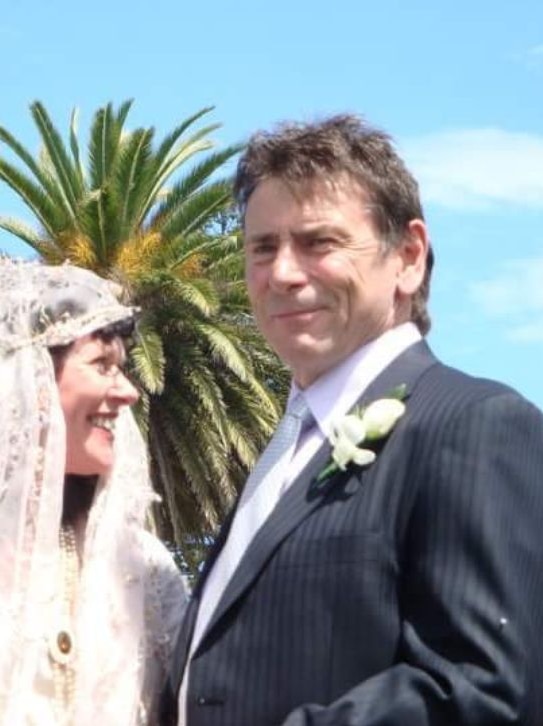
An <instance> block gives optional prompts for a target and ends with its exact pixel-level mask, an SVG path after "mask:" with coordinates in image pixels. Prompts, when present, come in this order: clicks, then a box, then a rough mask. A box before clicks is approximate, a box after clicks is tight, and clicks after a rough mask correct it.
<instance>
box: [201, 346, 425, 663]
mask: <svg viewBox="0 0 543 726" xmlns="http://www.w3.org/2000/svg"><path fill="white" fill-rule="evenodd" d="M435 363H436V359H435V358H434V356H433V355H432V353H431V352H430V350H429V348H428V346H427V344H426V343H425V342H424V341H420V342H419V343H416V344H415V345H413V346H411V347H410V348H408V350H406V351H405V352H404V353H402V354H401V355H400V356H398V358H396V359H395V360H394V361H393V362H392V363H391V364H390V365H389V366H388V367H387V368H386V369H385V370H384V371H383V372H382V373H381V374H380V375H379V376H378V377H377V378H376V379H375V381H373V383H372V384H370V386H369V387H368V389H367V390H366V391H365V393H364V394H363V396H362V397H361V398H360V400H359V402H358V403H361V404H364V403H369V402H371V401H374V400H376V399H378V398H382V397H383V396H386V394H387V393H388V392H390V391H391V390H392V389H393V388H395V387H396V386H398V385H400V384H405V385H406V388H407V396H409V394H410V393H411V391H412V389H413V387H414V385H415V384H416V382H417V380H418V378H419V377H420V376H421V375H422V373H423V372H424V371H425V370H426V369H428V368H429V367H430V366H432V365H434V364H435ZM330 455H331V447H330V444H329V442H328V441H325V442H324V443H323V445H322V446H321V448H320V449H319V450H318V452H317V453H316V454H315V456H314V457H313V458H312V459H311V461H310V462H309V464H308V466H307V467H306V469H305V470H304V471H303V472H302V473H301V474H300V475H299V476H298V478H297V479H296V480H295V481H294V482H293V484H292V485H291V486H290V487H289V489H288V490H287V492H286V493H285V494H284V495H283V496H282V497H281V499H280V500H279V502H278V504H277V506H276V507H275V509H274V510H273V512H272V513H271V515H270V516H269V518H268V519H267V520H266V522H265V523H264V525H263V526H262V527H261V529H260V530H259V531H258V532H257V534H256V535H255V537H254V539H253V541H252V542H251V544H250V546H249V547H248V549H247V550H246V552H245V554H244V556H243V557H242V559H241V562H240V564H239V566H238V568H237V570H236V571H235V573H234V574H233V576H232V579H231V580H230V582H229V583H228V585H227V587H226V589H225V591H224V593H223V595H222V597H221V599H220V601H219V604H218V605H217V608H216V610H215V612H214V614H213V616H212V618H211V620H210V622H209V625H208V627H207V629H206V632H205V633H204V636H203V637H202V640H201V642H200V644H199V645H198V647H197V648H196V651H195V655H196V654H197V653H198V651H199V650H200V648H201V647H202V645H203V644H204V643H205V641H206V638H207V635H208V633H209V632H210V631H211V630H213V628H214V627H215V625H216V624H217V623H218V622H219V621H220V620H221V618H222V617H223V615H224V614H225V613H226V612H227V610H229V608H230V607H232V605H233V604H234V603H235V602H236V600H238V598H240V597H241V596H242V595H243V593H244V592H245V591H246V590H247V589H248V588H249V587H250V586H251V584H252V582H253V581H254V579H255V578H256V577H257V575H258V574H259V573H260V572H261V570H262V569H263V568H264V567H265V565H266V562H267V561H268V560H269V558H270V557H271V556H272V554H273V552H274V551H275V550H276V549H277V547H278V546H279V545H280V544H281V542H282V541H283V540H284V539H285V538H286V537H287V536H288V535H289V534H290V532H292V531H293V530H294V529H295V528H296V527H297V526H298V525H299V524H300V523H301V522H302V521H303V520H304V519H305V518H306V517H307V516H309V515H310V514H311V512H312V511H313V510H314V509H315V508H317V507H318V506H320V505H321V504H322V501H323V498H324V495H325V493H326V491H327V490H328V488H329V484H330V483H331V482H332V481H333V479H334V477H335V476H336V475H334V476H332V477H331V479H330V481H329V482H327V483H326V486H323V487H322V488H319V489H318V490H317V491H316V492H315V489H314V488H312V487H311V484H312V482H314V480H315V479H316V477H317V476H318V474H319V472H320V471H322V469H323V468H324V467H325V465H326V464H327V463H328V462H329V460H330ZM230 523H231V520H230ZM230 523H229V525H230ZM229 525H228V528H223V531H222V532H221V535H223V534H224V536H223V537H222V538H221V542H220V546H219V547H218V548H217V549H216V551H215V553H214V557H213V558H212V559H211V561H210V563H209V566H206V572H209V570H210V569H211V565H212V563H213V561H214V560H215V559H216V556H217V554H218V551H220V548H221V547H222V544H224V541H225V540H226V534H227V532H228V529H229ZM225 529H226V532H224V530H225ZM204 579H205V578H204ZM202 584H203V583H202ZM200 592H201V584H200V583H199V587H198V594H199V593H200Z"/></svg>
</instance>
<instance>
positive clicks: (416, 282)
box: [398, 219, 430, 297]
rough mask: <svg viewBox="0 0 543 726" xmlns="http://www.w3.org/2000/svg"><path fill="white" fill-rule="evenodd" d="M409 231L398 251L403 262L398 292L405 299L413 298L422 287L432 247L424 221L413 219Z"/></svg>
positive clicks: (399, 273)
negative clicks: (427, 259)
mask: <svg viewBox="0 0 543 726" xmlns="http://www.w3.org/2000/svg"><path fill="white" fill-rule="evenodd" d="M408 229H409V231H408V233H407V234H406V235H405V237H404V239H403V240H402V242H401V243H400V246H399V249H398V252H399V255H400V257H401V260H402V265H401V269H400V270H399V272H398V292H399V293H400V294H401V295H403V296H405V297H411V296H413V295H414V294H415V293H416V291H417V290H418V289H419V287H420V286H421V285H422V281H423V279H424V273H425V271H426V258H427V256H428V249H429V246H430V240H429V237H428V230H427V229H426V225H425V224H424V222H423V221H422V219H412V220H411V222H409V228H408Z"/></svg>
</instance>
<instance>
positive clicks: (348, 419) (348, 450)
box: [317, 385, 406, 483]
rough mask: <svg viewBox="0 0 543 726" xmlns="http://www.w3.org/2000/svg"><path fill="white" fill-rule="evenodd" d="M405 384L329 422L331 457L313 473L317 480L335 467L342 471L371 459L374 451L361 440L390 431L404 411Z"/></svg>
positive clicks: (372, 459) (382, 437)
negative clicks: (319, 469) (333, 423)
mask: <svg viewBox="0 0 543 726" xmlns="http://www.w3.org/2000/svg"><path fill="white" fill-rule="evenodd" d="M405 395H406V387H405V385H402V386H398V387H397V388H395V389H394V390H393V391H391V392H390V393H388V394H387V396H386V397H385V398H380V399H379V400H377V401H373V403H370V404H368V405H367V406H357V407H356V408H354V409H353V410H352V411H351V413H349V414H347V415H346V416H344V417H343V418H342V419H341V421H339V422H338V423H336V424H335V425H334V426H332V430H331V433H330V436H329V440H330V443H331V444H332V459H331V461H330V462H329V463H328V464H327V465H326V466H325V468H324V469H323V470H322V471H321V473H320V474H319V476H318V477H317V483H319V482H322V481H324V480H325V479H327V478H328V477H329V476H331V475H332V474H334V473H335V472H336V471H338V470H341V471H345V470H346V469H347V467H348V466H350V465H351V464H355V465H356V466H368V464H372V463H373V462H374V461H375V458H376V456H377V455H376V453H375V451H373V449H371V448H366V447H363V446H361V444H366V445H367V444H370V445H371V444H372V443H373V442H375V441H379V440H380V439H384V438H385V437H386V436H388V435H389V434H390V432H391V431H392V429H393V428H394V426H395V425H396V423H397V422H398V420H399V419H400V418H401V417H402V416H403V415H404V413H405V404H404V403H403V400H402V399H403V398H405Z"/></svg>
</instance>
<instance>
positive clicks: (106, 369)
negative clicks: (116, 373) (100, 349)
mask: <svg viewBox="0 0 543 726" xmlns="http://www.w3.org/2000/svg"><path fill="white" fill-rule="evenodd" d="M94 367H95V368H96V370H97V371H98V373H101V374H102V375H104V376H107V375H109V374H110V373H111V372H112V370H113V369H114V368H115V365H114V363H112V362H111V361H110V360H109V359H108V358H97V359H96V360H95V361H94Z"/></svg>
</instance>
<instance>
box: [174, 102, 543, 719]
mask: <svg viewBox="0 0 543 726" xmlns="http://www.w3.org/2000/svg"><path fill="white" fill-rule="evenodd" d="M236 189H237V195H238V200H239V202H240V205H241V209H242V211H243V213H244V226H245V244H246V265H247V285H248V289H249V295H250V298H251V301H252V305H253V308H254V313H255V317H256V320H257V322H258V325H259V327H260V329H261V330H262V332H263V334H264V335H265V336H266V338H267V340H268V341H269V343H270V344H271V345H272V346H273V348H274V349H275V350H276V351H277V353H278V354H279V355H280V357H281V358H282V359H283V361H284V362H285V363H286V364H287V365H288V366H289V367H290V368H291V370H292V374H293V389H292V393H291V397H290V400H289V404H288V407H287V414H286V416H285V419H284V421H283V422H282V424H281V425H280V427H279V429H278V432H277V434H276V436H274V438H273V439H272V442H271V443H270V445H269V447H268V449H269V450H271V455H270V454H269V453H268V450H267V452H265V453H264V455H263V456H262V458H261V461H260V462H259V464H258V465H257V467H256V469H255V472H254V473H253V474H252V475H251V477H250V478H249V481H248V483H247V486H246V487H245V490H244V492H243V493H242V496H241V498H240V501H239V502H238V505H237V508H236V512H235V516H234V517H233V518H231V519H230V520H229V521H228V523H227V524H226V525H225V527H224V528H223V531H222V532H221V534H220V536H219V538H218V541H217V545H216V548H215V551H214V552H213V554H212V556H211V558H210V561H209V562H208V563H207V565H206V568H205V570H204V573H203V575H202V578H201V580H200V583H199V585H198V587H197V589H196V592H195V594H194V598H193V600H192V603H191V605H190V606H189V611H188V617H187V619H186V622H185V625H184V628H183V632H182V634H181V638H180V641H179V643H178V647H177V652H176V659H175V663H174V668H173V671H172V676H171V684H170V686H171V691H170V692H169V693H168V694H166V695H165V698H164V704H163V705H164V709H163V713H164V723H165V724H176V723H179V724H182V725H184V726H279V725H281V724H282V725H283V726H309V725H311V726H423V725H424V726H505V725H506V724H513V723H515V724H522V725H523V726H541V724H543V688H542V687H541V682H542V679H543V647H542V643H543V485H542V481H541V477H542V472H543V417H542V415H541V413H540V412H539V411H538V410H537V409H536V408H534V407H533V406H532V405H531V404H529V403H528V402H527V401H525V400H524V399H523V398H521V397H520V396H519V395H518V394H517V393H515V392H514V391H512V390H511V389H509V388H506V387H505V386H503V385H501V384H498V383H494V382H491V381H486V380H481V379H475V378H471V377H469V376H466V375H464V374H462V373H460V372H459V371H456V370H454V369H451V368H448V367H446V366H444V365H442V364H441V363H440V362H438V361H437V360H436V358H435V357H434V356H433V355H432V353H431V352H430V350H429V348H428V346H427V344H426V342H425V341H424V340H423V338H422V336H423V335H424V334H425V333H426V332H427V330H428V326H429V320H428V315H427V312H426V307H425V301H426V298H427V295H428V287H429V278H430V271H431V257H432V255H431V251H430V247H429V242H428V235H427V231H426V226H425V224H424V222H423V215H422V209H421V206H420V201H419V196H418V189H417V184H416V182H415V181H414V179H413V178H412V176H411V175H410V173H409V172H408V171H407V170H406V168H405V167H404V165H403V163H402V161H401V159H400V158H399V157H398V155H397V154H396V152H395V150H394V148H393V146H392V144H391V142H390V140H389V138H388V137H387V136H386V135H385V134H383V133H382V132H380V131H377V130H375V129H372V128H371V127H369V126H367V125H366V124H365V123H364V122H362V121H360V120H359V119H357V118H355V117H351V116H340V117H334V118H330V119H327V120H325V121H323V122H320V123H316V124H306V125H286V126H284V127H280V128H279V129H278V130H277V131H276V132H274V133H271V134H258V135H256V136H255V137H254V138H253V139H252V140H251V142H250V144H249V146H248V148H247V150H246V152H245V154H244V156H243V157H242V159H241V161H240V164H239V168H238V173H237V179H236ZM398 387H403V391H404V404H405V408H404V405H403V404H402V403H401V402H398V401H397V400H394V401H392V403H390V402H388V403H385V404H383V403H378V404H376V405H374V406H372V407H370V408H368V409H367V413H366V415H365V417H364V419H363V423H361V420H360V416H361V414H360V412H359V411H358V412H357V411H356V410H355V414H353V415H354V416H355V417H354V418H348V419H346V418H345V416H346V414H348V413H349V412H350V411H351V410H352V409H353V406H355V405H356V404H370V403H371V402H375V401H377V400H379V399H383V398H387V397H389V392H390V391H392V390H394V391H395V393H394V396H398V395H399V393H398V391H399V390H400V389H398ZM400 397H401V396H400ZM304 406H305V407H306V408H307V409H308V410H309V412H310V414H309V415H307V411H305V412H304ZM370 412H371V420H370V418H369V417H370ZM357 416H358V418H357ZM394 424H395V425H394ZM330 438H332V440H333V442H334V447H333V448H332V446H331V444H330V440H329V439H330ZM332 453H333V454H334V457H335V459H336V460H337V463H339V464H340V465H341V466H340V467H339V468H338V466H335V467H334V466H333V465H332V466H330V462H331V455H332ZM270 458H271V464H270ZM274 459H275V461H274ZM274 463H275V464H276V466H275V468H273V467H272V468H271V469H270V466H271V465H272V464H274ZM334 469H335V470H334ZM178 705H179V717H178V716H177V710H178V709H177V706H178Z"/></svg>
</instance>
